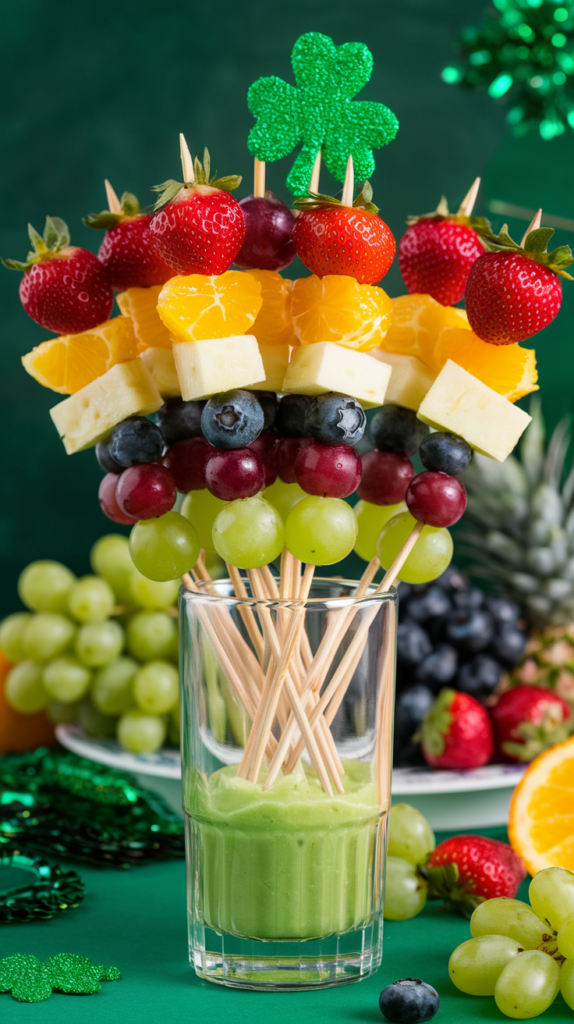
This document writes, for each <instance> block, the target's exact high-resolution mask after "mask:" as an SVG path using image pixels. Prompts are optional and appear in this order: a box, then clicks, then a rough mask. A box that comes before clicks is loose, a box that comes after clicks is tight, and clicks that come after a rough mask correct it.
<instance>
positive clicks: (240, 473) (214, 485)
mask: <svg viewBox="0 0 574 1024" xmlns="http://www.w3.org/2000/svg"><path fill="white" fill-rule="evenodd" d="M205 482H206V485H207V489H208V490H209V491H211V493H212V494H214V495H215V497H216V498H220V499H221V500H222V501H235V500H236V499H237V498H253V497H254V495H256V494H258V492H259V491H260V490H261V488H262V487H263V485H264V483H265V467H264V465H263V462H262V460H261V459H260V458H259V456H258V455H257V453H256V452H254V451H252V450H251V448H232V449H231V450H230V451H223V450H222V451H215V452H214V453H213V455H212V456H211V458H210V459H209V461H208V463H207V466H206V470H205Z"/></svg>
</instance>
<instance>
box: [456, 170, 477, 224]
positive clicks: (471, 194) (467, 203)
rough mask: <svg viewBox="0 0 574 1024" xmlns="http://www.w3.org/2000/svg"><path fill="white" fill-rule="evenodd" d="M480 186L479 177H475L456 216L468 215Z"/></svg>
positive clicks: (470, 212)
mask: <svg viewBox="0 0 574 1024" xmlns="http://www.w3.org/2000/svg"><path fill="white" fill-rule="evenodd" d="M479 188H480V178H475V179H474V181H473V183H472V185H471V186H470V188H469V190H468V192H467V193H466V195H465V197H464V199H463V201H462V203H461V204H460V206H459V208H458V212H457V217H470V215H471V214H472V211H473V209H474V204H475V203H476V197H477V195H478V190H479Z"/></svg>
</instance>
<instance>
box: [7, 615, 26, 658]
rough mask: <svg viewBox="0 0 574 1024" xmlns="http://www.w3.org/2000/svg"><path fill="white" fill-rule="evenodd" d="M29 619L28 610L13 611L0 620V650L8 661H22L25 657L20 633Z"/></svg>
mask: <svg viewBox="0 0 574 1024" xmlns="http://www.w3.org/2000/svg"><path fill="white" fill-rule="evenodd" d="M31 620H32V615H31V614H30V612H14V614H13V615H8V616H7V617H6V618H5V619H3V621H2V622H0V651H2V653H3V654H5V655H6V657H7V658H8V661H13V662H17V661H23V660H24V658H25V657H26V655H25V654H24V651H23V648H22V634H23V632H24V629H25V627H26V626H27V625H28V623H29V622H31Z"/></svg>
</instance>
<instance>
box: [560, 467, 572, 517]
mask: <svg viewBox="0 0 574 1024" xmlns="http://www.w3.org/2000/svg"><path fill="white" fill-rule="evenodd" d="M573 497H574V463H573V465H572V468H571V470H570V472H569V474H568V476H567V477H566V480H565V481H564V487H563V488H562V502H563V504H564V508H570V505H571V504H572V498H573Z"/></svg>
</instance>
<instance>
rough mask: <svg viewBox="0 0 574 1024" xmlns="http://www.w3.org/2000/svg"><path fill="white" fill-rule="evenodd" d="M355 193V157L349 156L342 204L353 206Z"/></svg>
mask: <svg viewBox="0 0 574 1024" xmlns="http://www.w3.org/2000/svg"><path fill="white" fill-rule="evenodd" d="M354 191H355V171H354V168H353V157H352V156H349V159H348V160H347V170H346V171H345V183H344V185H343V194H342V196H341V204H342V205H343V206H352V205H353V192H354Z"/></svg>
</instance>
